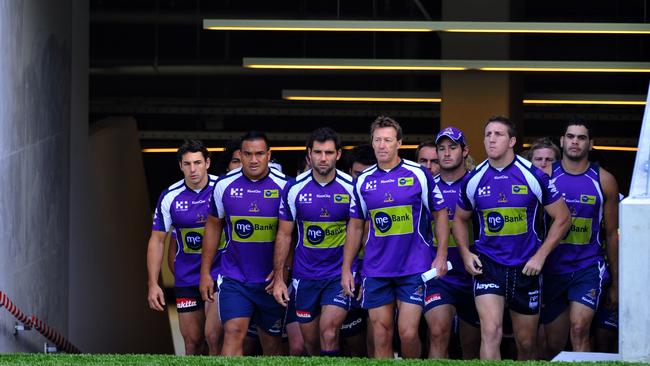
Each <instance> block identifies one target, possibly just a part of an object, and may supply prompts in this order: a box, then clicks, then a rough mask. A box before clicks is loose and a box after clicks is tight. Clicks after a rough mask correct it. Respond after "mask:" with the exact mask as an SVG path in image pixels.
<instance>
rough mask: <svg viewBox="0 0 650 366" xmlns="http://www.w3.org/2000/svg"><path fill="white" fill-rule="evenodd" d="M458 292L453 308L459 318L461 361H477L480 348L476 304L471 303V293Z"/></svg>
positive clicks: (479, 328) (479, 326)
mask: <svg viewBox="0 0 650 366" xmlns="http://www.w3.org/2000/svg"><path fill="white" fill-rule="evenodd" d="M458 292H459V294H458V295H457V296H456V305H455V306H456V313H457V314H458V318H459V333H460V337H459V338H460V346H461V350H462V352H463V359H465V360H473V359H478V358H479V357H480V348H481V324H480V321H479V317H478V312H477V311H476V304H475V303H474V301H472V293H471V292H470V291H469V290H468V291H464V290H459V291H458Z"/></svg>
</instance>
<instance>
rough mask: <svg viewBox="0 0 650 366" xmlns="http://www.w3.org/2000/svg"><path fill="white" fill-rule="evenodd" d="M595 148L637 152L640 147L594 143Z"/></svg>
mask: <svg viewBox="0 0 650 366" xmlns="http://www.w3.org/2000/svg"><path fill="white" fill-rule="evenodd" d="M521 146H522V147H523V148H525V149H528V148H530V147H531V146H532V145H531V144H529V143H525V144H522V145H521ZM594 149H596V150H605V151H632V152H636V151H638V150H639V148H638V147H630V146H605V145H594Z"/></svg>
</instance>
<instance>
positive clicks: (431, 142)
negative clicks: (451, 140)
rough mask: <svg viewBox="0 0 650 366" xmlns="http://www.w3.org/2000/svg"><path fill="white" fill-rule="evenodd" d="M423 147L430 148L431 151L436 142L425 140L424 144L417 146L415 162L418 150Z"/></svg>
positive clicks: (417, 157)
mask: <svg viewBox="0 0 650 366" xmlns="http://www.w3.org/2000/svg"><path fill="white" fill-rule="evenodd" d="M423 147H432V148H433V149H435V148H436V142H435V141H434V140H426V141H424V142H421V143H420V145H418V148H417V149H415V161H417V160H418V159H419V158H420V150H422V148H423Z"/></svg>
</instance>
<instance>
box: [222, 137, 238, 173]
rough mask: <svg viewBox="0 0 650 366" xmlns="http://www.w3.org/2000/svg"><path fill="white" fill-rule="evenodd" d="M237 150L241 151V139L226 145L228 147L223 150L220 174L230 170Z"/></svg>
mask: <svg viewBox="0 0 650 366" xmlns="http://www.w3.org/2000/svg"><path fill="white" fill-rule="evenodd" d="M237 150H241V139H240V138H236V139H234V140H230V141H228V142H227V143H226V146H225V148H224V150H223V155H221V156H220V159H219V164H218V168H219V170H218V173H219V174H221V173H225V172H226V171H227V170H228V165H229V164H230V160H232V156H233V154H234V153H235V151H237Z"/></svg>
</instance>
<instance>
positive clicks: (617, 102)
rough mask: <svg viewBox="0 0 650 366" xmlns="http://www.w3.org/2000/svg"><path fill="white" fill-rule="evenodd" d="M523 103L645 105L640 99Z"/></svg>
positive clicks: (540, 100) (532, 100)
mask: <svg viewBox="0 0 650 366" xmlns="http://www.w3.org/2000/svg"><path fill="white" fill-rule="evenodd" d="M523 102H524V104H585V105H587V104H590V105H645V104H646V102H644V101H640V100H563V99H524V101H523Z"/></svg>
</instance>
